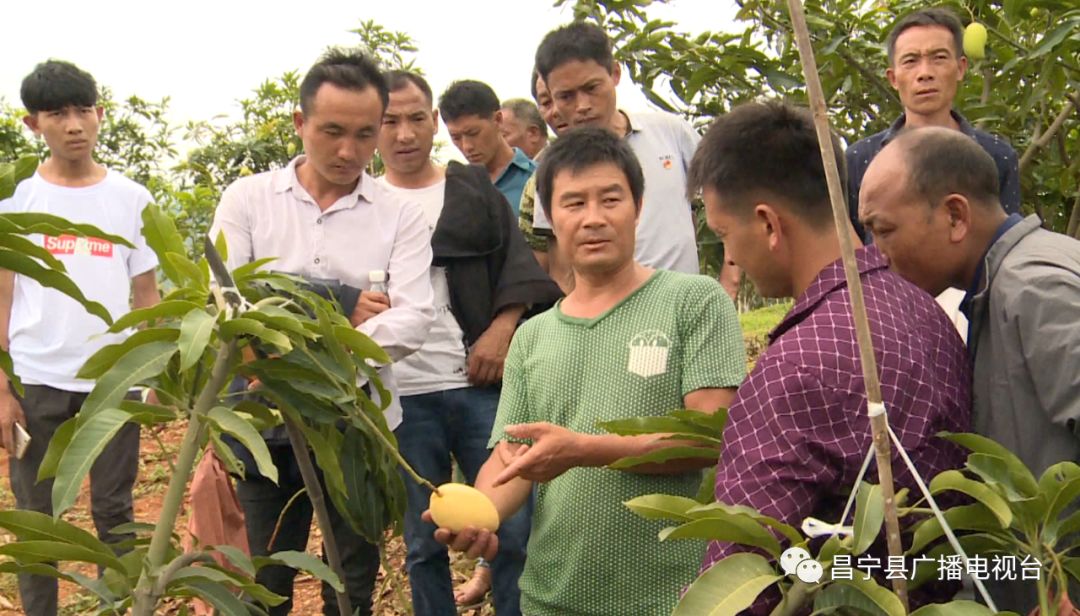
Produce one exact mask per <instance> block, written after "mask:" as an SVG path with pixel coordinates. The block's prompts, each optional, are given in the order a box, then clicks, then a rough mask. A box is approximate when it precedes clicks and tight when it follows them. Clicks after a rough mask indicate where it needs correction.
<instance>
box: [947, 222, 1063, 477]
mask: <svg viewBox="0 0 1080 616" xmlns="http://www.w3.org/2000/svg"><path fill="white" fill-rule="evenodd" d="M983 272H984V275H983V276H984V277H983V284H981V285H980V289H981V290H980V291H979V292H978V293H977V294H976V295H974V296H973V297H972V301H971V309H970V319H971V329H970V330H969V333H968V344H970V345H971V352H972V354H973V355H974V357H975V367H974V381H973V390H974V391H973V393H974V396H973V398H974V401H973V410H974V423H975V429H976V431H977V432H979V433H980V434H983V435H985V436H988V437H990V438H992V439H994V440H996V441H998V442H999V443H1001V444H1002V445H1005V446H1006V447H1008V448H1009V449H1010V450H1012V451H1013V452H1014V453H1016V454H1017V455H1018V456H1019V457H1020V459H1021V460H1022V461H1023V462H1024V463H1025V464H1027V465H1028V466H1029V467H1030V468H1031V470H1032V472H1033V473H1035V476H1036V478H1038V476H1039V475H1040V474H1041V473H1042V472H1043V471H1045V470H1046V469H1047V468H1048V467H1049V466H1051V465H1053V464H1055V463H1057V462H1061V461H1065V460H1068V461H1072V462H1077V463H1080V426H1078V425H1077V424H1078V423H1080V241H1077V240H1075V239H1072V238H1070V237H1068V236H1065V235H1061V234H1058V233H1052V232H1050V231H1046V230H1045V229H1043V228H1042V227H1041V226H1040V223H1039V218H1038V217H1037V216H1028V217H1027V218H1025V219H1024V220H1023V221H1021V222H1019V223H1018V224H1016V225H1015V226H1013V227H1012V228H1011V229H1009V230H1008V231H1006V232H1005V234H1004V235H1002V236H1001V237H1000V238H999V239H998V240H997V241H996V242H995V243H994V244H993V245H992V246H991V247H990V250H989V251H987V253H986V258H985V262H984V263H983Z"/></svg>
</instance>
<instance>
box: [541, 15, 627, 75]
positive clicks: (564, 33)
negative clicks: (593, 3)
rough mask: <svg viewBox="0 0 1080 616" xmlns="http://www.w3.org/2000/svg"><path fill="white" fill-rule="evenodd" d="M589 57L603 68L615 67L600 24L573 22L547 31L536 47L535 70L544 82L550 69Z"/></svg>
mask: <svg viewBox="0 0 1080 616" xmlns="http://www.w3.org/2000/svg"><path fill="white" fill-rule="evenodd" d="M574 60H578V61H581V62H587V61H589V60H592V61H593V62H596V63H597V64H599V65H600V66H602V67H604V68H605V69H607V72H608V73H611V71H613V70H614V68H615V55H614V54H613V53H612V51H611V39H609V38H608V35H607V33H606V32H604V30H603V28H601V27H600V26H596V25H593V24H588V23H585V22H582V21H576V22H574V23H572V24H567V25H565V26H561V27H559V28H556V29H554V30H552V31H551V32H548V33H547V35H546V36H544V40H543V41H541V42H540V46H539V47H538V48H537V49H536V70H537V72H539V73H540V77H541V78H542V79H543V80H544V81H547V78H548V75H550V74H551V71H553V70H555V69H556V68H558V67H560V66H562V65H563V64H565V63H567V62H571V61H574Z"/></svg>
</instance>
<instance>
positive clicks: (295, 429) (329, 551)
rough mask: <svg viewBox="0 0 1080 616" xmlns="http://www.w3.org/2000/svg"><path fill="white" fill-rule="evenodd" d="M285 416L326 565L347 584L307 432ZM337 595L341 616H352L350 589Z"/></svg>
mask: <svg viewBox="0 0 1080 616" xmlns="http://www.w3.org/2000/svg"><path fill="white" fill-rule="evenodd" d="M283 417H284V418H285V431H286V432H288V434H289V444H290V445H292V450H293V455H295V456H296V463H297V465H298V466H299V467H300V476H301V477H302V478H303V479H304V487H305V488H306V489H307V493H308V497H309V498H310V500H311V507H312V509H314V510H315V517H316V518H317V519H318V520H319V528H321V529H322V535H323V547H325V548H326V562H327V564H329V565H330V569H331V570H332V571H333V572H334V574H335V575H337V576H338V579H339V580H341V583H342V584H343V585H344V584H345V569H344V567H342V566H341V554H340V553H339V552H338V548H337V540H336V539H335V538H334V529H333V527H332V526H331V525H330V511H329V510H328V509H327V508H326V496H325V495H324V493H323V489H322V485H321V484H320V483H319V476H318V474H316V472H315V465H313V464H312V463H311V454H310V453H308V443H307V439H306V438H305V437H304V432H303V431H302V430H301V429H300V426H298V425H296V422H295V421H293V420H292V418H291V417H289V415H288V414H283ZM343 588H344V586H343ZM334 593H335V595H336V596H337V604H338V614H339V615H340V616H351V614H352V603H351V601H350V600H349V589H348V588H344V590H343V591H339V590H336V589H335V590H334Z"/></svg>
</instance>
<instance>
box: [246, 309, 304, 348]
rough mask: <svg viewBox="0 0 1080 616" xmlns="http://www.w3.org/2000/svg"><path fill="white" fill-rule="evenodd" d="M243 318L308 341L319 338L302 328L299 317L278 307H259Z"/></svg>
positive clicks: (248, 312)
mask: <svg viewBox="0 0 1080 616" xmlns="http://www.w3.org/2000/svg"><path fill="white" fill-rule="evenodd" d="M243 316H244V318H246V319H255V320H256V321H259V322H261V323H265V324H266V325H267V326H269V327H270V328H271V329H277V330H281V331H283V332H287V333H289V334H293V335H296V336H301V337H303V338H307V339H309V340H314V339H316V338H318V337H319V335H318V334H316V333H314V332H312V331H310V330H309V329H308V328H306V327H304V324H303V323H302V322H301V316H300V315H298V314H296V313H293V312H289V311H288V310H285V309H284V308H282V307H280V306H274V305H272V304H271V305H265V306H260V307H259V308H258V309H257V310H248V311H247V312H245V313H244V315H243Z"/></svg>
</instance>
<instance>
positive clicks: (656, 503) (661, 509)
mask: <svg viewBox="0 0 1080 616" xmlns="http://www.w3.org/2000/svg"><path fill="white" fill-rule="evenodd" d="M699 504H700V503H698V502H697V501H696V500H694V499H692V498H686V497H685V496H670V495H667V494H648V495H646V496H639V497H637V498H632V499H630V500H628V501H625V502H624V503H623V505H626V507H627V508H628V509H630V511H633V512H634V513H636V514H637V515H639V516H641V517H643V518H645V519H646V520H677V521H679V522H689V521H690V520H691V519H692V518H691V517H690V516H689V515H687V513H686V512H687V511H689V510H691V509H693V508H694V507H697V506H698V505H699Z"/></svg>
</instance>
